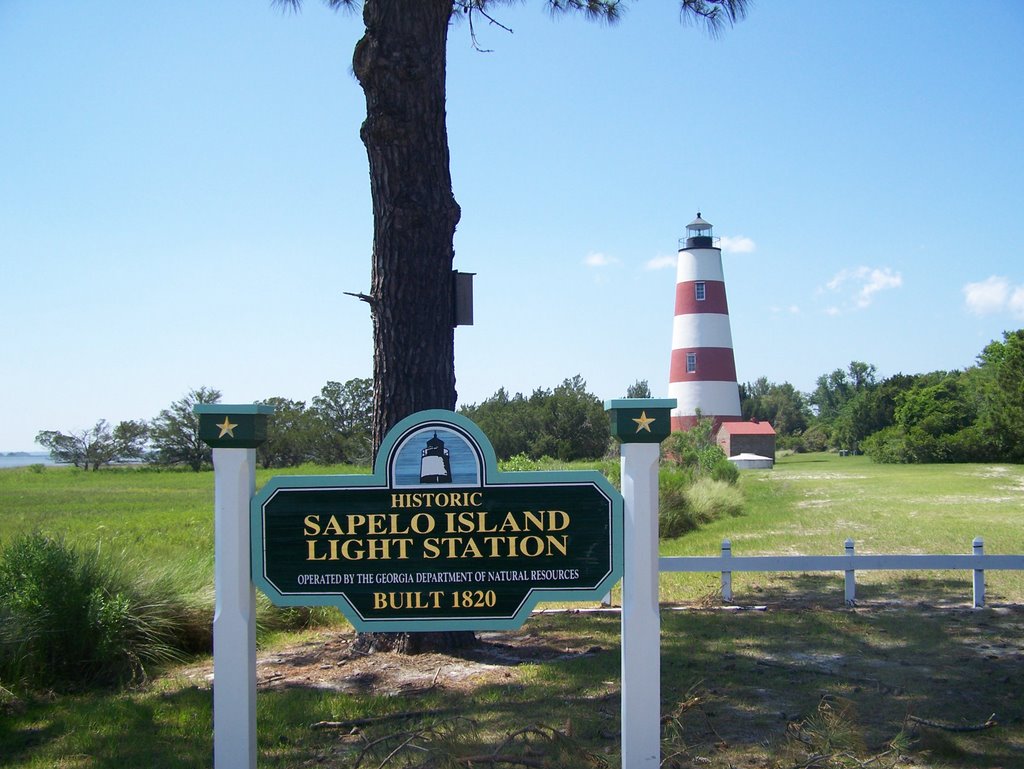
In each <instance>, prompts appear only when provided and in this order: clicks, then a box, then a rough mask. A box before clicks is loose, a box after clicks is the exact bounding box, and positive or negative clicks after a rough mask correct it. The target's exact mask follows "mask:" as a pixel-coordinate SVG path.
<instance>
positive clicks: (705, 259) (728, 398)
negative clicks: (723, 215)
mask: <svg viewBox="0 0 1024 769" xmlns="http://www.w3.org/2000/svg"><path fill="white" fill-rule="evenodd" d="M685 242H686V245H685V246H683V245H682V242H680V246H681V247H680V249H679V258H678V261H677V263H676V313H675V320H674V322H673V324H672V363H671V366H670V368H669V385H668V394H669V397H670V398H675V399H676V408H675V409H673V411H672V429H673V430H688V429H690V428H691V427H693V426H694V425H696V424H697V415H698V412H699V413H700V415H701V416H703V417H711V418H712V419H714V421H715V430H716V431H717V430H718V427H719V425H721V423H722V422H734V421H738V420H740V419H742V416H741V413H740V388H739V385H738V383H737V381H736V358H735V357H734V355H733V351H732V331H731V329H730V327H729V306H728V303H727V302H726V299H725V273H724V271H723V270H722V249H720V248H717V247H716V246H715V238H714V237H713V236H712V228H711V224H710V223H708V222H706V221H705V220H704V219H703V218H702V217H701V215H700V212H699V211H698V212H697V218H696V219H694V220H693V221H692V222H690V223H689V224H688V225H686V241H685Z"/></svg>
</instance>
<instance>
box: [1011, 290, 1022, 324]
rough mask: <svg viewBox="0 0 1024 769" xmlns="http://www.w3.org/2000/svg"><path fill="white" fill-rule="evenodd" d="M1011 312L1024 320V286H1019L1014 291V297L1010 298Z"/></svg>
mask: <svg viewBox="0 0 1024 769" xmlns="http://www.w3.org/2000/svg"><path fill="white" fill-rule="evenodd" d="M1010 312H1012V313H1013V314H1014V316H1016V317H1018V318H1024V286H1017V288H1015V289H1013V296H1011V297H1010Z"/></svg>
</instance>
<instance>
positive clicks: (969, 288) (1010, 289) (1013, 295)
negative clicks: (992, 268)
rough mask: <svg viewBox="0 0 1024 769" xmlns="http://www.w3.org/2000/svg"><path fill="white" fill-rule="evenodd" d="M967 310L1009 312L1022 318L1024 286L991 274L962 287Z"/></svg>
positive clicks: (975, 312) (989, 313)
mask: <svg viewBox="0 0 1024 769" xmlns="http://www.w3.org/2000/svg"><path fill="white" fill-rule="evenodd" d="M963 292H964V302H965V303H966V304H967V311H968V312H970V313H973V314H975V315H994V314H996V313H1001V312H1010V313H1012V314H1013V315H1015V316H1016V317H1018V318H1024V286H1014V285H1011V283H1010V281H1009V279H1007V278H1005V277H1002V276H1000V275H992V276H990V277H988V278H985V280H983V281H980V282H979V283H968V284H966V285H965V286H964V287H963Z"/></svg>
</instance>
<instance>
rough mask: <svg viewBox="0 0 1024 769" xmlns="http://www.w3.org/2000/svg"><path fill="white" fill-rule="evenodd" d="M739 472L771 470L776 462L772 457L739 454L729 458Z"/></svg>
mask: <svg viewBox="0 0 1024 769" xmlns="http://www.w3.org/2000/svg"><path fill="white" fill-rule="evenodd" d="M729 461H730V462H732V463H733V464H734V465H736V467H737V468H738V469H739V470H771V469H772V467H774V466H775V461H774V460H773V459H772V458H771V457H762V456H760V455H758V454H737V455H736V456H734V457H729Z"/></svg>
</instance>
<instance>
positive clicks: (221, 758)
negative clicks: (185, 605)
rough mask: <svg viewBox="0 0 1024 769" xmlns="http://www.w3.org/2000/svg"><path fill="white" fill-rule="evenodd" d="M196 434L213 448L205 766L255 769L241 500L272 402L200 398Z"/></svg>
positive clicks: (250, 604)
mask: <svg viewBox="0 0 1024 769" xmlns="http://www.w3.org/2000/svg"><path fill="white" fill-rule="evenodd" d="M193 411H194V412H195V413H196V415H197V416H198V417H199V437H200V439H201V440H202V441H203V442H204V443H206V445H207V446H210V447H212V448H213V483H214V489H213V507H214V517H213V524H214V525H213V531H214V543H213V557H214V562H213V584H214V590H215V599H214V612H213V765H214V769H256V590H255V588H254V587H253V584H252V567H251V558H250V552H249V503H250V501H251V500H252V497H253V494H254V493H255V491H256V447H257V446H259V445H261V444H262V443H263V442H264V441H265V440H266V437H267V418H268V417H269V415H270V414H272V413H273V412H274V409H273V407H272V406H265V405H262V404H252V403H249V404H242V405H226V404H220V403H200V404H197V405H196V406H195V408H194V409H193Z"/></svg>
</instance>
